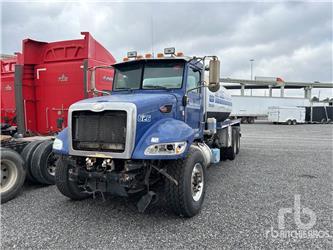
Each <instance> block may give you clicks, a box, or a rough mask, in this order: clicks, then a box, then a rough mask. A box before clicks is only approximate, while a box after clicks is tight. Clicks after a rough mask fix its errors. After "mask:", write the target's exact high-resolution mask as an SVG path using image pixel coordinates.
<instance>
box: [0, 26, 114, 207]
mask: <svg viewBox="0 0 333 250" xmlns="http://www.w3.org/2000/svg"><path fill="white" fill-rule="evenodd" d="M81 34H82V35H84V38H83V39H78V40H68V41H58V42H51V43H46V42H39V41H34V40H31V39H26V40H23V48H22V55H20V54H19V55H17V56H16V58H15V59H14V58H13V59H11V61H10V60H9V59H8V60H3V61H4V62H1V111H2V110H4V111H5V110H6V112H4V115H5V116H6V117H16V121H17V130H18V132H19V134H23V135H42V136H30V137H24V138H15V139H14V138H12V139H10V137H9V139H8V137H6V138H3V137H2V138H1V144H2V145H1V146H2V147H1V155H2V156H1V171H2V172H1V173H2V174H1V186H0V197H1V202H2V203H3V202H6V201H8V200H10V199H12V198H13V197H14V196H15V195H16V194H17V193H18V190H19V187H21V185H22V184H23V181H24V179H25V175H26V176H27V179H28V180H30V181H33V182H39V183H44V184H53V183H54V171H55V162H56V158H55V157H54V154H53V153H52V144H53V139H52V137H50V136H47V135H53V134H55V133H57V132H59V131H60V130H62V129H63V128H64V127H66V126H67V111H68V108H69V106H70V105H71V104H72V103H74V102H76V101H79V100H81V99H84V98H88V97H91V96H92V95H93V94H92V93H91V92H90V91H89V90H90V84H89V78H90V73H89V70H88V69H89V68H90V67H94V66H101V65H111V64H113V63H115V59H114V57H113V56H112V55H111V54H110V53H109V52H108V51H107V50H106V49H105V48H104V47H103V46H102V45H101V44H100V43H98V42H97V41H96V40H95V39H94V38H93V37H92V36H91V35H90V34H89V33H88V32H82V33H81ZM14 65H15V69H14ZM95 79H96V87H97V89H99V90H105V91H108V90H111V89H112V81H113V70H112V69H110V68H108V69H106V68H102V69H99V70H98V71H97V72H96V75H95ZM5 89H6V90H7V92H6V91H4V90H5ZM9 90H10V91H9ZM9 111H10V112H9ZM1 113H2V112H1ZM5 116H4V119H5ZM1 118H2V117H1ZM6 119H7V118H6ZM9 119H12V118H9ZM15 151H16V152H15ZM5 157H7V158H8V159H7V158H6V159H5ZM9 161H10V162H12V163H13V164H9V165H8V164H7V163H8V162H9ZM23 162H24V166H23V165H22V164H23ZM6 164H7V165H8V166H7V165H6ZM9 166H17V168H16V170H15V169H12V167H11V168H10V167H9ZM15 175H16V176H15ZM18 175H20V176H18ZM22 175H24V177H22ZM9 180H17V181H16V182H14V181H9ZM8 185H12V186H10V187H9V186H8Z"/></svg>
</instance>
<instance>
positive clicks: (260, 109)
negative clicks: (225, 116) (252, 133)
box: [230, 95, 310, 123]
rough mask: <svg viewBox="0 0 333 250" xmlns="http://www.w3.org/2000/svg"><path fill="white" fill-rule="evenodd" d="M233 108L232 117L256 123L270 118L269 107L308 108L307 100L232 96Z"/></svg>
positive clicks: (308, 102)
mask: <svg viewBox="0 0 333 250" xmlns="http://www.w3.org/2000/svg"><path fill="white" fill-rule="evenodd" d="M232 99H233V107H232V112H231V115H230V116H231V117H232V118H236V119H241V121H242V122H244V123H245V122H247V123H254V121H255V120H256V119H264V120H266V119H267V118H268V111H269V107H277V106H281V107H299V106H303V107H304V106H308V105H310V101H309V99H307V98H299V97H268V96H239V95H232Z"/></svg>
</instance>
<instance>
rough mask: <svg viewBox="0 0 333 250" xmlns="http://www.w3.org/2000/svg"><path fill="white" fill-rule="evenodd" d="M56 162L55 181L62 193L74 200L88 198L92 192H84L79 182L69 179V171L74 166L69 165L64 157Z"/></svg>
mask: <svg viewBox="0 0 333 250" xmlns="http://www.w3.org/2000/svg"><path fill="white" fill-rule="evenodd" d="M56 164H57V166H56V172H55V183H56V186H57V188H58V190H59V191H60V193H62V194H63V195H65V196H67V197H68V198H70V199H72V200H83V199H86V198H88V197H89V196H90V194H87V193H84V192H83V190H82V189H81V188H80V187H79V185H78V183H77V182H74V181H71V180H69V171H70V169H72V168H73V166H71V165H69V164H68V163H67V162H66V161H64V160H63V159H62V158H60V159H58V161H57V163H56Z"/></svg>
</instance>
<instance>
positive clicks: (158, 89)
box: [53, 48, 240, 217]
mask: <svg viewBox="0 0 333 250" xmlns="http://www.w3.org/2000/svg"><path fill="white" fill-rule="evenodd" d="M207 59H210V61H209V67H208V65H206V64H207ZM112 67H113V68H114V69H115V76H114V82H113V91H112V95H106V96H102V97H97V98H91V99H87V100H83V101H80V102H77V103H75V104H73V105H71V106H70V109H69V112H68V128H66V129H64V130H63V131H62V132H61V133H59V135H58V136H57V138H56V140H55V141H54V144H53V149H54V152H55V153H57V154H59V155H60V160H59V161H58V162H57V168H56V185H57V187H58V189H59V191H60V192H61V193H62V194H63V195H65V196H67V197H69V198H70V199H74V200H81V199H85V198H88V197H90V196H94V195H95V194H100V195H101V196H102V197H104V194H105V193H111V194H114V195H120V196H129V195H131V194H134V193H138V194H141V195H142V197H141V199H140V200H139V202H138V204H137V207H138V209H139V211H144V210H145V209H146V208H147V206H148V205H149V204H150V203H151V202H154V200H155V199H156V198H157V192H156V189H158V188H161V186H163V187H164V192H163V193H164V195H165V197H166V199H167V202H168V204H169V205H170V207H171V208H172V209H173V211H174V212H175V213H176V214H178V215H183V216H185V217H192V216H194V215H196V214H197V213H198V212H199V211H200V209H201V207H202V204H203V201H204V197H205V192H206V187H207V181H208V180H207V178H206V168H207V167H208V166H209V165H210V164H211V163H218V162H219V161H220V159H230V160H233V159H235V157H236V154H238V153H239V150H240V121H239V120H229V119H227V118H228V116H229V114H230V112H231V106H232V103H231V98H230V95H229V94H228V93H227V92H226V90H225V89H224V88H223V87H221V86H220V85H219V78H220V63H219V60H218V58H217V57H216V56H213V57H184V56H183V54H182V53H175V50H174V48H168V49H165V50H164V54H163V53H159V54H158V55H157V58H153V57H152V55H151V54H147V55H146V56H145V57H142V56H138V55H137V54H136V53H135V52H132V53H128V57H127V58H125V59H124V62H121V63H117V64H114V65H112ZM208 68H209V69H208ZM205 70H209V74H208V73H206V72H205ZM93 72H94V71H93ZM91 86H94V74H92V84H91ZM95 91H97V92H98V90H97V89H95Z"/></svg>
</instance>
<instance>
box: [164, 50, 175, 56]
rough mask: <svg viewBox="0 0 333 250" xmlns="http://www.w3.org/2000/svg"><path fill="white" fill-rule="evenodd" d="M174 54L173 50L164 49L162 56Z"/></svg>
mask: <svg viewBox="0 0 333 250" xmlns="http://www.w3.org/2000/svg"><path fill="white" fill-rule="evenodd" d="M175 52H176V50H175V48H165V49H164V54H166V55H174V54H175Z"/></svg>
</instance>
